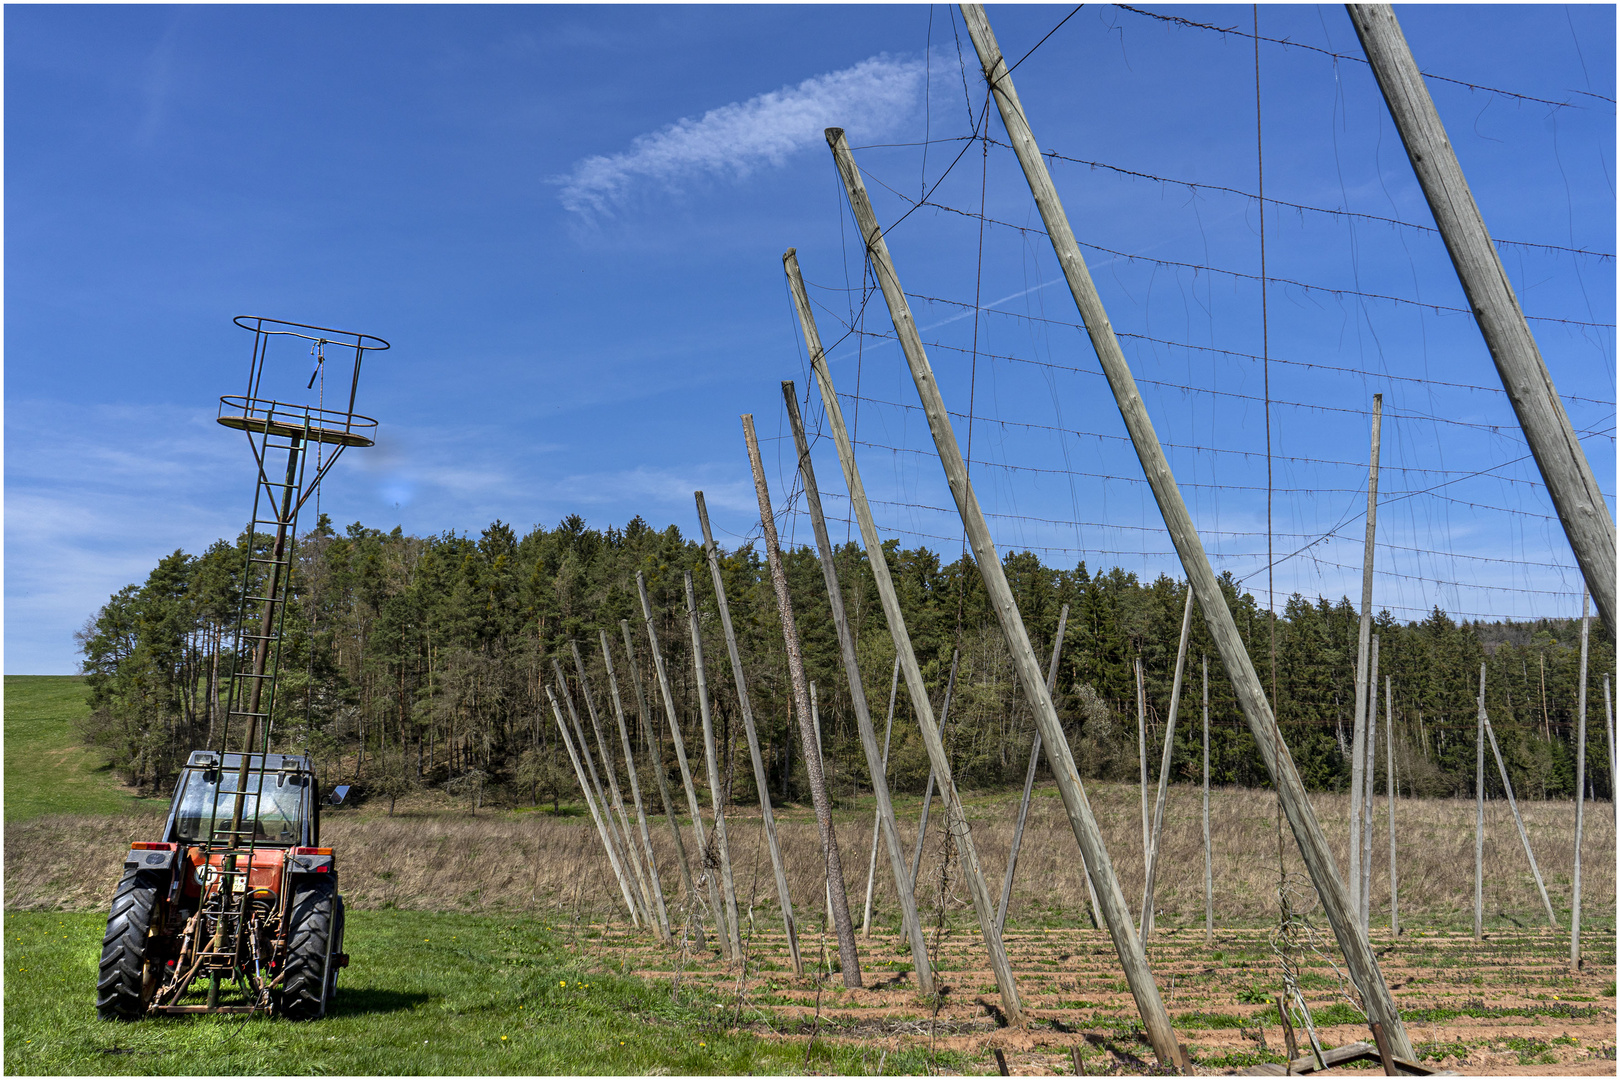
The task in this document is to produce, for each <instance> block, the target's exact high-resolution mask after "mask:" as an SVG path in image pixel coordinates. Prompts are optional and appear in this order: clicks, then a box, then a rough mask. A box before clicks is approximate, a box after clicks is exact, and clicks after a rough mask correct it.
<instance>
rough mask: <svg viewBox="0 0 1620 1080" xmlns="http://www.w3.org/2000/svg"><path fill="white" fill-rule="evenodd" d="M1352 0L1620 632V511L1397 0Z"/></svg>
mask: <svg viewBox="0 0 1620 1080" xmlns="http://www.w3.org/2000/svg"><path fill="white" fill-rule="evenodd" d="M1346 7H1347V8H1348V10H1349V12H1350V21H1351V23H1353V24H1354V25H1355V28H1356V35H1357V37H1359V38H1360V39H1361V47H1362V49H1363V50H1365V51H1366V54H1367V62H1368V64H1370V65H1371V67H1372V70H1373V76H1374V77H1375V78H1376V79H1377V80H1378V88H1379V90H1381V91H1382V92H1383V95H1384V101H1385V102H1386V103H1387V104H1388V106H1389V112H1390V116H1392V117H1393V118H1394V120H1395V127H1396V129H1397V130H1399V131H1400V133H1401V141H1402V142H1403V143H1404V144H1405V145H1406V154H1407V158H1408V160H1410V161H1411V163H1412V171H1413V173H1414V174H1416V176H1417V180H1418V184H1419V185H1420V186H1421V187H1422V188H1423V196H1424V198H1426V199H1427V200H1428V202H1429V209H1430V210H1431V211H1432V212H1433V214H1434V223H1435V226H1436V227H1437V228H1438V229H1439V230H1440V236H1441V238H1442V239H1443V240H1444V241H1445V243H1446V251H1447V252H1448V253H1449V254H1450V255H1451V263H1452V265H1453V266H1454V267H1455V268H1456V270H1457V278H1458V280H1459V281H1460V282H1461V283H1462V287H1463V292H1464V293H1465V294H1467V296H1468V308H1469V310H1470V311H1472V312H1473V313H1474V318H1475V320H1476V321H1477V322H1478V324H1479V331H1480V334H1481V336H1483V337H1484V339H1485V347H1486V348H1487V349H1488V350H1490V354H1491V359H1492V360H1493V361H1495V363H1496V371H1497V374H1498V375H1499V376H1500V377H1501V379H1502V388H1503V389H1504V390H1506V391H1507V395H1508V400H1510V401H1511V402H1513V411H1514V413H1515V414H1516V415H1517V416H1518V418H1519V426H1520V427H1522V428H1523V429H1524V437H1525V441H1527V442H1528V443H1529V444H1530V452H1531V454H1532V455H1533V456H1534V457H1535V459H1536V467H1537V468H1538V469H1540V470H1541V477H1542V480H1543V481H1544V482H1545V483H1546V485H1547V493H1548V494H1549V495H1550V496H1552V501H1553V506H1554V507H1555V508H1557V511H1558V520H1559V521H1560V522H1561V523H1562V524H1563V526H1564V533H1565V535H1566V536H1567V537H1568V538H1569V546H1570V548H1571V549H1573V550H1574V552H1575V561H1576V562H1577V563H1579V564H1580V567H1581V574H1582V575H1583V576H1584V577H1585V579H1586V584H1587V586H1588V587H1589V588H1590V590H1591V593H1592V596H1593V597H1594V598H1595V599H1596V601H1597V606H1598V613H1599V614H1600V615H1601V616H1602V617H1603V625H1604V626H1607V627H1608V628H1609V633H1610V634H1611V635H1612V634H1615V633H1616V629H1615V610H1614V603H1615V542H1614V519H1613V518H1611V517H1610V516H1609V504H1608V503H1607V502H1606V501H1605V500H1604V498H1603V493H1602V491H1601V490H1599V488H1598V484H1597V479H1596V478H1595V477H1594V476H1593V474H1592V466H1591V464H1590V463H1589V462H1588V461H1587V459H1586V452H1585V451H1584V450H1583V449H1582V448H1581V443H1580V440H1579V439H1578V438H1577V437H1576V435H1575V430H1574V428H1573V427H1571V426H1570V422H1569V416H1568V414H1567V413H1565V411H1564V403H1563V402H1562V401H1561V400H1560V399H1559V397H1558V391H1557V389H1556V388H1555V387H1554V386H1553V381H1552V376H1551V375H1549V374H1548V373H1547V365H1546V363H1544V362H1543V360H1542V358H1541V351H1540V350H1539V349H1538V348H1537V347H1536V339H1535V337H1534V336H1532V335H1531V333H1530V324H1529V323H1528V322H1526V321H1525V318H1524V312H1523V310H1522V309H1521V308H1520V307H1519V300H1518V297H1516V296H1515V295H1514V294H1513V286H1512V285H1511V284H1509V282H1508V276H1507V273H1506V272H1505V271H1504V270H1503V269H1502V259H1501V256H1500V255H1499V254H1498V253H1497V250H1496V245H1495V244H1493V243H1492V242H1491V236H1490V232H1489V231H1488V230H1487V229H1486V228H1485V219H1484V218H1483V217H1482V216H1481V215H1480V212H1479V205H1478V204H1477V203H1475V202H1474V195H1473V192H1471V191H1470V190H1469V188H1468V181H1467V180H1466V179H1465V178H1464V177H1463V172H1462V166H1461V165H1459V164H1458V162H1457V155H1456V153H1455V151H1454V150H1453V149H1452V146H1451V143H1450V141H1449V140H1448V139H1447V138H1446V129H1445V125H1444V124H1442V123H1441V122H1440V114H1439V112H1438V111H1437V110H1436V109H1435V107H1434V101H1433V99H1432V98H1430V97H1429V91H1428V87H1427V86H1426V85H1425V84H1424V82H1423V76H1422V74H1421V73H1420V72H1419V71H1418V66H1417V61H1416V60H1415V59H1413V57H1412V50H1411V49H1410V48H1409V47H1408V46H1407V43H1406V36H1405V35H1404V34H1402V33H1401V27H1400V23H1398V22H1397V21H1396V19H1395V12H1394V11H1393V10H1392V9H1391V8H1390V7H1389V5H1388V4H1347V5H1346Z"/></svg>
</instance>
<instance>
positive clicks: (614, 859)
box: [546, 686, 641, 926]
mask: <svg viewBox="0 0 1620 1080" xmlns="http://www.w3.org/2000/svg"><path fill="white" fill-rule="evenodd" d="M546 697H548V698H550V699H551V715H552V716H554V717H556V718H557V730H558V731H560V732H562V741H563V746H564V747H565V748H566V749H567V750H568V760H569V761H571V762H573V765H574V776H575V777H576V778H578V780H579V793H580V794H581V795H582V796H584V798H585V806H586V808H587V809H589V810H590V812H591V820H592V821H593V822H595V823H596V836H597V839H599V840H601V841H602V850H603V851H605V852H607V857H608V865H610V866H612V867H613V877H614V878H615V879H616V880H617V881H618V883H619V892H620V893H622V894H623V895H624V906H625V907H627V908H629V909H630V921H631V922H632V923H634V924H635V925H637V926H639V925H641V924H640V922H639V921H638V920H637V917H636V902H635V901H634V900H632V899H630V882H628V881H627V880H625V876H624V867H622V866H620V865H619V855H618V852H616V851H615V850H614V849H613V844H612V842H611V841H609V840H608V834H607V830H606V829H605V828H603V826H602V815H601V813H600V812H599V811H598V810H597V808H596V800H595V799H593V798H591V782H590V780H589V779H587V778H586V776H585V770H584V769H583V768H582V767H581V766H580V763H579V755H578V754H577V753H575V752H574V740H573V739H572V738H571V737H570V736H569V734H568V725H567V724H565V723H563V718H562V710H561V709H559V708H558V707H557V695H556V694H555V693H553V692H552V689H551V687H550V686H547V687H546Z"/></svg>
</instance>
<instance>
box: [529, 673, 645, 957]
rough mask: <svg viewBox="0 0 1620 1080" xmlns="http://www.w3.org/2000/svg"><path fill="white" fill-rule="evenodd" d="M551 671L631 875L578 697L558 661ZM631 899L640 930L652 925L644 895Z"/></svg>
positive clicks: (610, 838)
mask: <svg viewBox="0 0 1620 1080" xmlns="http://www.w3.org/2000/svg"><path fill="white" fill-rule="evenodd" d="M551 670H552V671H553V673H555V675H556V676H557V692H558V693H560V694H562V696H563V704H565V705H567V706H568V719H569V720H571V721H573V724H574V735H575V737H576V738H577V739H578V750H579V756H580V758H581V759H582V760H583V761H584V762H585V771H586V772H587V773H588V774H589V775H590V778H591V788H592V790H593V791H595V793H596V801H597V802H598V803H599V804H600V805H601V807H602V821H603V823H604V824H606V825H607V834H608V841H609V842H610V843H611V844H612V845H613V850H614V853H615V854H616V855H617V856H618V858H619V861H620V863H621V864H622V865H624V866H625V869H626V873H627V874H628V873H629V872H630V856H629V853H628V852H626V851H625V839H626V838H625V837H623V836H621V835H620V833H619V826H618V823H617V822H615V821H614V820H613V808H612V805H611V804H610V803H609V802H608V797H607V791H606V789H605V788H604V787H603V786H602V780H601V776H600V774H598V773H597V771H596V759H595V758H594V757H593V756H592V755H591V744H590V741H589V740H588V739H586V738H585V728H584V726H583V725H581V724H580V722H579V710H578V709H576V708H574V696H573V695H572V694H570V693H569V692H568V680H567V679H565V678H564V677H563V672H562V665H561V664H559V663H558V662H557V659H556V657H552V660H551ZM603 764H604V765H607V764H608V763H606V762H604V763H603ZM609 767H611V766H609ZM631 895H632V896H633V897H634V898H635V908H636V916H637V922H636V925H637V926H640V925H641V922H640V919H641V918H642V917H647V918H648V919H649V921H650V919H651V917H650V916H647V909H646V907H644V906H643V904H644V898H643V896H642V894H641V892H640V891H637V892H633V893H632V894H631Z"/></svg>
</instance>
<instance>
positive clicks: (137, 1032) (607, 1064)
mask: <svg viewBox="0 0 1620 1080" xmlns="http://www.w3.org/2000/svg"><path fill="white" fill-rule="evenodd" d="M103 920H104V916H102V915H99V914H60V913H12V914H9V915H8V916H7V917H6V926H5V977H6V978H5V1070H6V1073H7V1074H19V1073H23V1074H170V1075H173V1074H199V1075H238V1076H253V1075H263V1074H280V1073H340V1074H343V1073H346V1074H364V1075H402V1074H403V1075H411V1074H445V1073H457V1074H472V1075H478V1074H491V1073H508V1074H542V1073H543V1074H583V1075H592V1074H646V1073H647V1072H648V1071H649V1070H654V1069H657V1070H660V1071H663V1072H667V1073H673V1074H710V1073H727V1074H733V1073H748V1072H760V1073H801V1072H820V1073H828V1072H833V1073H862V1072H871V1071H875V1070H876V1068H877V1066H878V1054H877V1052H876V1051H872V1050H866V1051H864V1052H863V1051H862V1050H861V1049H859V1048H855V1047H850V1046H847V1045H843V1046H838V1045H832V1044H829V1043H827V1042H823V1041H818V1042H816V1043H815V1044H814V1045H813V1046H812V1047H811V1048H810V1049H809V1050H808V1052H807V1050H806V1047H805V1044H804V1043H803V1042H799V1043H789V1042H783V1041H777V1040H774V1039H772V1038H770V1037H769V1036H768V1035H761V1034H756V1033H754V1032H753V1031H739V1030H737V1029H736V1027H735V1024H736V1020H737V1017H736V1016H735V1013H734V1011H733V1010H732V1009H731V1008H729V1007H727V1006H726V1005H724V1004H723V1003H722V1002H721V1001H720V1000H719V999H717V998H715V997H713V996H710V995H709V994H707V993H705V992H704V991H701V990H695V989H693V988H691V987H690V986H688V985H683V986H682V987H681V988H680V990H679V993H678V994H677V993H672V985H671V982H670V981H665V980H662V979H661V980H658V981H657V982H652V981H647V980H642V979H636V978H628V977H624V976H621V975H618V974H615V973H614V972H613V971H611V970H604V967H605V966H606V967H611V965H612V964H613V960H612V958H611V957H608V956H602V955H601V954H600V953H597V955H596V957H595V959H592V958H591V957H590V956H586V957H585V958H584V959H583V960H582V959H581V958H580V956H579V955H578V954H577V953H576V952H575V951H574V949H573V947H572V943H571V937H570V934H571V931H570V930H569V929H568V928H566V927H559V928H557V929H552V928H551V927H550V926H549V925H548V924H547V922H545V921H544V920H538V919H528V918H524V919H514V918H512V917H506V918H501V917H496V916H469V915H441V914H435V913H426V912H405V911H354V912H351V913H350V916H349V929H348V933H347V935H346V937H347V940H346V942H345V944H346V946H347V948H348V950H349V953H350V955H351V956H352V957H353V961H352V963H351V965H350V967H349V968H348V969H346V970H345V971H344V973H343V975H342V977H341V978H340V980H339V983H338V986H339V989H338V1000H337V1004H336V1008H335V1010H334V1012H333V1014H332V1015H331V1016H329V1017H327V1018H326V1019H324V1020H317V1021H312V1022H308V1023H298V1024H295V1023H291V1022H288V1021H284V1020H272V1019H268V1018H265V1017H253V1018H248V1019H244V1018H242V1017H202V1016H190V1017H163V1018H155V1019H146V1020H142V1021H139V1022H137V1023H131V1024H125V1023H107V1022H103V1021H101V1020H99V1019H97V1017H96V1011H95V1001H94V999H95V984H96V966H97V960H98V957H99V954H100V948H101V934H102V929H103V925H104V921H103ZM585 944H590V943H585ZM752 1012H753V1010H745V1015H744V1016H743V1017H742V1021H743V1023H744V1024H747V1023H749V1022H750V1021H751V1020H753V1019H755V1017H753V1016H751V1015H749V1014H750V1013H752ZM943 1057H944V1058H951V1059H952V1060H953V1061H954V1060H955V1055H949V1054H947V1055H943ZM941 1059H942V1058H941V1055H936V1062H937V1061H939V1060H941ZM926 1064H927V1062H926V1061H925V1059H924V1054H923V1052H922V1051H919V1050H912V1051H906V1052H903V1053H893V1054H890V1055H889V1056H888V1059H887V1061H886V1062H885V1063H884V1071H885V1072H888V1073H891V1074H892V1073H907V1072H910V1073H915V1072H921V1071H926Z"/></svg>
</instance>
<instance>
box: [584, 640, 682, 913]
mask: <svg viewBox="0 0 1620 1080" xmlns="http://www.w3.org/2000/svg"><path fill="white" fill-rule="evenodd" d="M597 633H598V634H599V635H601V639H602V663H603V664H604V665H606V667H607V677H608V690H609V692H610V694H611V696H612V698H613V718H614V719H615V720H617V721H618V724H619V742H620V743H621V744H623V746H624V771H625V772H627V773H629V774H630V797H631V798H632V799H634V800H635V803H636V823H637V824H638V825H639V826H640V828H641V845H642V851H643V852H644V853H645V854H646V857H647V876H648V878H649V879H650V881H651V884H652V894H653V899H654V900H655V901H656V902H657V907H658V911H657V915H658V933H659V936H660V937H662V938H663V939H664V941H665V943H666V944H667V943H668V942H670V941H672V940H674V934H673V933H671V931H670V928H669V909H668V908H666V907H665V906H664V883H663V882H662V881H661V880H659V877H658V855H657V853H656V852H654V851H653V843H652V830H651V829H649V828H648V827H647V810H646V808H645V807H644V806H643V805H642V802H641V780H640V778H639V777H638V776H637V775H636V758H635V754H633V753H632V752H631V749H630V727H629V725H628V724H626V723H625V722H624V701H623V699H622V698H620V697H619V677H618V675H616V674H615V673H614V671H613V650H612V648H610V647H609V645H608V635H607V631H606V630H600V629H599V630H598V631H597Z"/></svg>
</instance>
